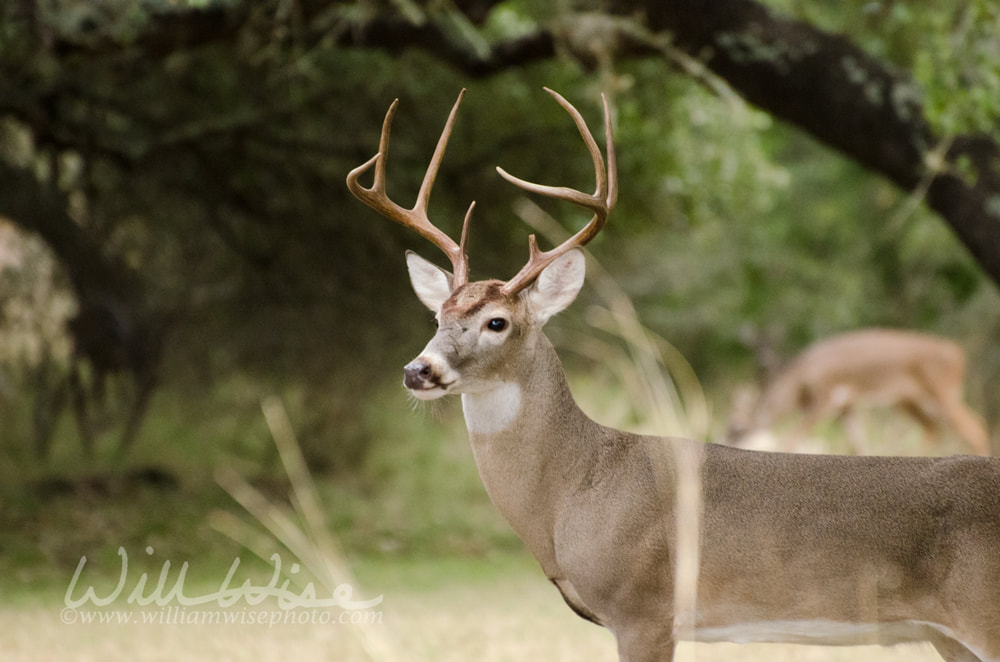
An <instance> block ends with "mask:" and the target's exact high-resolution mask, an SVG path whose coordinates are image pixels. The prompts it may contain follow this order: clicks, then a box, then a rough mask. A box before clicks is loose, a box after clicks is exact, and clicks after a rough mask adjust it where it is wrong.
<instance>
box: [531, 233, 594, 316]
mask: <svg viewBox="0 0 1000 662" xmlns="http://www.w3.org/2000/svg"><path fill="white" fill-rule="evenodd" d="M585 276H586V269H585V267H584V259H583V251H581V250H580V249H577V248H574V249H573V250H571V251H569V252H567V253H566V254H564V255H561V256H559V257H558V258H556V260H555V261H554V262H552V264H550V265H549V266H547V267H545V269H543V270H542V273H540V274H539V275H538V278H537V279H536V280H535V283H534V284H533V285H532V286H531V287H530V288H529V289H528V290H527V291H526V292H525V297H526V298H527V300H528V306H529V307H530V308H531V314H532V316H533V317H534V318H535V322H536V323H537V324H539V325H542V324H545V323H546V322H547V321H548V320H549V318H550V317H552V316H553V315H555V314H556V313H558V312H560V311H562V310H565V308H566V307H567V306H569V304H571V303H573V299H575V298H576V295H577V294H579V293H580V288H581V287H583V280H584V277H585Z"/></svg>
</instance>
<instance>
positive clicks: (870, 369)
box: [730, 329, 990, 455]
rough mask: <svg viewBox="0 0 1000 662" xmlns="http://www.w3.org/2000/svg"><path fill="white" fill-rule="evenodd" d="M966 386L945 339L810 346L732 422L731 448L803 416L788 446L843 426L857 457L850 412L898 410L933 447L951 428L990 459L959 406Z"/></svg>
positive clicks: (863, 339) (893, 333)
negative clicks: (835, 422) (822, 426)
mask: <svg viewBox="0 0 1000 662" xmlns="http://www.w3.org/2000/svg"><path fill="white" fill-rule="evenodd" d="M964 383H965V352H964V351H963V350H962V348H961V347H959V346H958V345H956V344H955V343H954V342H952V341H950V340H948V339H946V338H940V337H938V336H933V335H929V334H925V333H917V332H914V331H899V330H895V329H863V330H860V331H852V332H848V333H842V334H839V335H836V336H832V337H830V338H826V339H824V340H820V341H817V342H815V343H813V344H812V345H810V346H809V347H807V348H806V349H805V350H804V351H803V352H802V353H801V354H799V355H798V356H797V357H796V358H795V359H794V360H793V361H792V362H791V364H789V366H788V367H787V368H786V369H784V370H783V371H782V372H781V373H779V374H778V376H777V377H776V378H775V379H774V381H773V382H772V383H771V384H770V385H768V386H767V388H766V389H765V390H764V392H763V393H762V394H761V396H760V398H759V400H758V402H757V405H756V407H755V408H754V411H753V412H752V413H750V412H746V413H743V414H741V415H737V416H736V417H735V419H734V421H733V424H732V426H731V428H730V441H732V442H734V443H736V445H739V441H740V439H741V438H745V436H746V435H747V434H748V433H750V432H753V431H755V430H760V429H766V428H770V427H771V426H773V425H774V424H775V423H776V422H778V421H780V420H781V419H783V418H788V417H790V416H791V415H793V414H796V413H801V414H802V420H801V421H800V422H799V424H798V425H797V426H796V427H795V428H794V430H793V432H791V433H790V434H789V435H788V436H790V437H791V438H800V437H802V436H803V435H805V434H807V433H808V432H809V431H810V430H812V429H813V428H814V427H815V426H816V425H817V424H818V423H819V422H820V421H823V420H826V419H841V420H843V423H844V430H845V432H846V433H847V438H848V442H849V443H850V445H851V447H852V448H853V449H854V450H855V452H862V451H863V450H864V448H863V443H862V441H861V436H862V435H861V433H860V430H859V429H858V421H857V419H856V417H855V410H856V409H858V408H860V407H868V408H870V407H898V408H899V409H900V410H901V411H902V412H904V413H905V414H907V415H908V416H909V417H911V418H913V419H914V420H915V421H916V422H917V423H918V424H919V425H920V426H921V427H922V428H923V430H924V434H925V436H926V437H927V438H928V439H930V440H932V441H938V440H939V435H940V432H941V430H942V428H943V427H944V426H945V425H948V426H951V428H953V429H954V431H955V432H956V433H958V435H959V436H960V437H962V439H964V440H965V441H966V443H968V444H969V446H971V447H972V449H973V450H974V451H975V452H976V453H978V454H979V455H989V454H990V445H989V434H988V433H987V431H986V426H985V425H984V423H983V421H982V419H980V417H979V416H977V415H976V413H975V412H973V411H972V410H971V409H969V407H968V406H967V405H966V404H965V402H963V395H962V392H963V385H964ZM744 418H745V419H746V420H741V419H744Z"/></svg>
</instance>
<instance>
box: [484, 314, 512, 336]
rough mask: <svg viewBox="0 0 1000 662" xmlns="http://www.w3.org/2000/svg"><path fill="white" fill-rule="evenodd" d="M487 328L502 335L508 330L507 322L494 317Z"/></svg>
mask: <svg viewBox="0 0 1000 662" xmlns="http://www.w3.org/2000/svg"><path fill="white" fill-rule="evenodd" d="M486 328H487V329H489V330H490V331H495V332H497V333H500V332H501V331H503V330H504V329H506V328H507V320H505V319H504V318H502V317H494V318H493V319H491V320H490V321H489V322H487V323H486Z"/></svg>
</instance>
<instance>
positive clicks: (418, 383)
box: [403, 358, 433, 389]
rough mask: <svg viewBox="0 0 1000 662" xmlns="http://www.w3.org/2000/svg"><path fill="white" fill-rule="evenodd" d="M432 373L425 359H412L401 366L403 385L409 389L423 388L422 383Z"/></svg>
mask: <svg viewBox="0 0 1000 662" xmlns="http://www.w3.org/2000/svg"><path fill="white" fill-rule="evenodd" d="M432 374H433V371H432V370H431V364H430V362H429V361H427V359H423V358H416V359H413V360H412V361H410V362H409V363H407V364H406V365H405V366H404V367H403V385H404V386H406V388H411V389H419V388H424V383H425V382H427V381H428V380H429V379H430V378H431V375H432Z"/></svg>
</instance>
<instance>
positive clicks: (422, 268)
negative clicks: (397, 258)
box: [406, 251, 451, 314]
mask: <svg viewBox="0 0 1000 662" xmlns="http://www.w3.org/2000/svg"><path fill="white" fill-rule="evenodd" d="M406 268H407V269H408V270H409V272H410V283H411V284H412V285H413V291H414V292H416V293H417V298H418V299H420V301H421V302H423V304H424V305H425V306H427V307H428V308H430V311H431V312H432V313H435V314H436V313H437V312H439V311H440V310H441V306H442V305H443V304H444V302H445V301H447V300H448V297H450V296H451V274H450V273H449V272H447V271H445V270H444V269H442V268H441V267H439V266H437V265H436V264H434V263H433V262H431V261H430V260H425V259H424V258H422V257H420V256H419V255H417V254H416V253H414V252H413V251H406Z"/></svg>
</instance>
